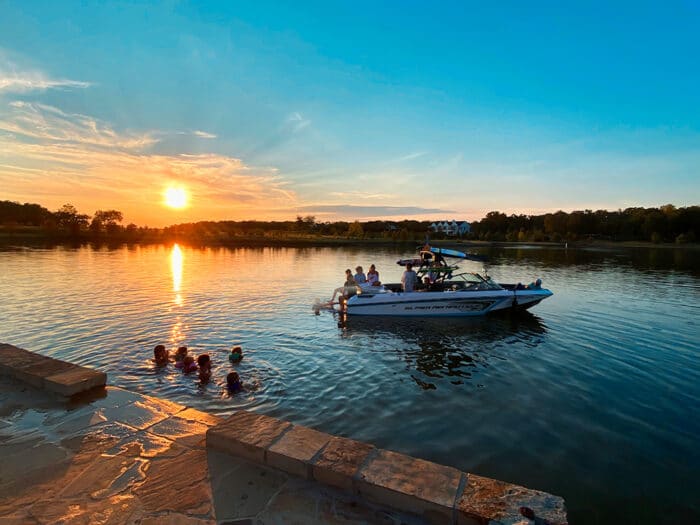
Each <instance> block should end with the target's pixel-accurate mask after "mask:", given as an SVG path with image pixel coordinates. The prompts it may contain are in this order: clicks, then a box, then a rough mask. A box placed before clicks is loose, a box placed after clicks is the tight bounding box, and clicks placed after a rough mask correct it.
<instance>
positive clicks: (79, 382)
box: [0, 343, 107, 397]
mask: <svg viewBox="0 0 700 525" xmlns="http://www.w3.org/2000/svg"><path fill="white" fill-rule="evenodd" d="M0 361H1V362H2V363H3V366H2V367H0V375H7V376H12V377H14V378H16V379H18V380H20V381H24V382H26V383H29V384H30V385H32V386H34V387H36V388H40V389H43V390H48V391H50V392H53V393H55V394H59V395H62V396H66V397H70V396H73V395H75V394H78V393H80V392H85V391H87V390H91V389H93V388H97V387H103V386H105V384H106V383H107V375H106V374H105V373H104V372H98V371H95V370H92V369H90V368H86V367H83V366H78V365H74V364H71V363H67V362H65V361H61V360H60V359H54V358H52V357H47V356H43V355H40V354H36V353H34V352H30V351H28V350H24V349H23V348H18V347H16V346H13V345H9V344H6V343H1V344H0Z"/></svg>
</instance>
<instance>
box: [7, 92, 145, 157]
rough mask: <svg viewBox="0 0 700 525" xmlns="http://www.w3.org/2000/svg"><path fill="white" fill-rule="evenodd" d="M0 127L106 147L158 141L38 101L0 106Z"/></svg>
mask: <svg viewBox="0 0 700 525" xmlns="http://www.w3.org/2000/svg"><path fill="white" fill-rule="evenodd" d="M0 131H6V132H10V133H13V134H16V135H21V136H22V137H23V138H24V139H25V140H37V141H50V142H59V143H75V144H84V145H90V146H101V147H107V148H125V149H142V148H145V147H147V146H151V145H153V144H155V143H156V142H158V140H157V139H156V138H154V137H153V136H152V135H151V134H148V133H141V134H135V133H122V134H119V133H117V132H115V131H114V130H113V129H112V128H111V127H110V126H109V125H108V124H106V123H104V122H101V121H99V120H97V119H94V118H92V117H88V116H85V115H80V114H78V113H64V112H63V111H61V110H60V109H58V108H55V107H52V106H46V105H44V104H39V103H30V102H22V101H14V102H10V103H9V105H8V111H7V113H3V112H2V111H1V110H0Z"/></svg>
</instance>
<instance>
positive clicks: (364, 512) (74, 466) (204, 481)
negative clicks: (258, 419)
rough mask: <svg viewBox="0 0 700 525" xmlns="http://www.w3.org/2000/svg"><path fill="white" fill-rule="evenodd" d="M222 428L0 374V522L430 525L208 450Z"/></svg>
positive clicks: (146, 400) (149, 401) (179, 412)
mask: <svg viewBox="0 0 700 525" xmlns="http://www.w3.org/2000/svg"><path fill="white" fill-rule="evenodd" d="M219 422H220V420H219V419H218V418H216V417H214V416H211V415H209V414H206V413H203V412H199V411H197V410H194V409H189V408H186V407H184V406H181V405H178V404H175V403H170V402H166V401H162V400H159V399H155V398H152V397H149V396H144V395H140V394H135V393H132V392H128V391H125V390H122V389H119V388H114V387H107V388H106V389H104V390H101V391H97V392H93V393H91V394H89V395H87V396H85V395H83V396H82V398H77V399H76V398H73V399H70V400H66V399H64V398H62V397H60V396H57V395H55V394H52V393H48V392H45V391H43V390H39V389H37V388H34V387H32V386H31V385H29V384H27V383H24V382H21V381H20V380H18V379H16V378H14V377H7V376H5V377H0V461H1V462H2V463H1V464H2V468H1V469H0V524H1V525H9V524H23V525H24V524H54V523H58V524H86V525H87V524H117V523H119V524H121V523H128V524H141V525H166V524H175V525H178V524H182V525H197V524H214V523H221V524H224V523H225V524H231V525H234V524H236V525H246V524H250V525H264V524H312V525H313V524H346V525H347V524H360V523H370V524H383V525H392V524H395V525H399V524H406V525H419V524H422V523H423V522H422V520H420V519H419V518H417V517H415V516H411V515H409V514H405V513H401V512H398V511H395V510H391V509H389V508H386V507H383V506H381V505H376V504H372V503H369V502H367V501H364V500H363V499H362V498H360V497H357V496H355V495H352V494H350V493H348V492H344V491H341V490H338V489H335V488H332V487H329V486H326V485H322V484H319V483H317V482H313V481H309V480H305V479H300V478H296V477H294V476H290V475H289V474H286V473H284V472H281V471H279V470H276V469H272V468H269V467H267V466H263V465H258V464H254V463H249V462H248V461H246V460H243V459H241V458H236V457H234V456H232V455H230V454H226V453H221V452H217V451H214V450H207V449H206V446H205V445H206V443H205V433H206V431H207V429H208V428H210V427H211V426H213V425H215V424H217V423H219ZM290 437H293V436H290ZM290 443H291V442H290ZM302 457H303V456H302Z"/></svg>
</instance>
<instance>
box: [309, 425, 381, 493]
mask: <svg viewBox="0 0 700 525" xmlns="http://www.w3.org/2000/svg"><path fill="white" fill-rule="evenodd" d="M375 450H377V449H375V448H374V446H373V445H370V444H368V443H362V442H361V441H355V440H353V439H347V438H342V437H337V436H335V437H333V438H332V439H331V440H330V441H329V442H328V445H326V446H325V447H324V449H323V450H322V451H321V453H320V454H319V455H318V457H317V458H316V460H315V461H314V462H313V466H312V468H313V477H314V479H315V480H317V481H320V482H321V483H325V484H326V485H332V486H334V487H338V488H341V489H343V490H346V491H348V492H353V491H354V490H355V489H354V484H353V479H354V477H355V475H356V474H357V472H358V471H359V470H360V468H361V467H362V465H363V464H364V462H365V460H366V459H367V456H368V455H369V454H370V453H371V452H373V451H375Z"/></svg>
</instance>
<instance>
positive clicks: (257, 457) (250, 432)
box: [206, 411, 567, 525]
mask: <svg viewBox="0 0 700 525" xmlns="http://www.w3.org/2000/svg"><path fill="white" fill-rule="evenodd" d="M206 446H207V447H208V448H211V449H215V450H217V451H219V452H224V453H228V454H232V455H234V456H239V457H242V458H244V459H247V460H250V461H253V462H256V463H259V464H267V465H268V466H271V467H273V468H277V469H279V470H283V471H285V472H287V473H290V474H293V475H296V476H299V477H302V478H306V479H314V480H316V481H318V482H320V483H325V484H327V485H332V486H335V487H338V488H341V489H343V490H345V491H347V492H352V493H354V494H356V495H359V496H363V497H366V498H367V499H369V500H372V501H374V502H376V503H379V504H381V505H385V506H388V507H392V508H394V509H398V510H401V511H407V512H411V513H414V514H417V515H419V516H421V517H422V518H423V519H424V520H427V521H429V522H431V523H441V524H442V523H446V524H459V525H481V524H487V523H488V524H490V525H511V524H514V523H522V524H526V523H533V522H532V521H531V520H528V519H527V518H526V517H525V516H523V515H521V513H520V510H519V509H520V507H528V509H531V511H532V512H533V513H534V515H535V518H536V519H535V523H541V524H547V525H566V524H567V518H566V509H565V506H564V500H563V499H562V498H560V497H557V496H553V495H551V494H547V493H546V492H540V491H536V490H531V489H527V488H525V487H520V486H518V485H512V484H510V483H506V482H503V481H498V480H493V479H489V478H483V477H481V476H477V475H475V474H465V473H463V472H460V471H459V470H457V469H455V468H452V467H447V466H444V465H438V464H436V463H432V462H430V461H425V460H422V459H417V458H413V457H410V456H406V455H404V454H399V453H397V452H391V451H388V450H380V449H376V448H374V447H373V446H372V445H370V444H367V443H362V442H359V441H354V440H352V439H346V438H341V437H337V436H331V435H329V434H325V433H323V432H318V431H316V430H313V429H310V428H306V427H303V426H300V425H292V424H291V423H288V422H285V421H282V420H279V419H276V418H273V417H269V416H263V415H258V414H254V413H250V412H246V411H239V412H236V413H235V414H233V415H232V416H231V417H229V418H228V419H226V420H225V421H223V422H221V423H219V424H217V425H215V426H213V427H211V428H209V430H207V437H206Z"/></svg>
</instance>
